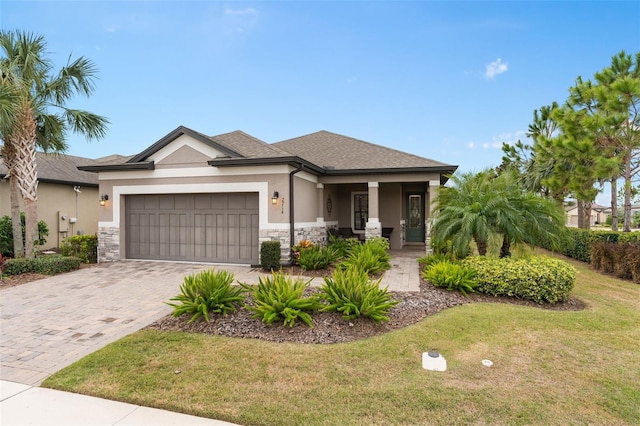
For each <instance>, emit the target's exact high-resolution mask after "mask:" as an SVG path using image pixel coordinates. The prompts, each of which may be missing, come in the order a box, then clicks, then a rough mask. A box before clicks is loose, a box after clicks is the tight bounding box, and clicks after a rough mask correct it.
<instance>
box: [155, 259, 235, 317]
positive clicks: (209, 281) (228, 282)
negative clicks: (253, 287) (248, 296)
mask: <svg viewBox="0 0 640 426" xmlns="http://www.w3.org/2000/svg"><path fill="white" fill-rule="evenodd" d="M232 284H233V274H232V273H230V272H227V271H222V270H220V271H216V270H215V269H209V270H206V271H201V272H198V273H197V274H195V275H193V274H192V275H188V276H186V277H185V278H184V281H183V283H182V284H181V285H180V294H178V295H177V296H174V297H172V298H171V299H170V300H171V301H173V302H167V305H169V306H171V307H172V308H173V316H174V317H179V316H181V315H184V314H192V317H191V319H190V320H189V322H193V321H195V320H196V319H197V318H199V317H201V316H202V317H204V319H205V320H206V321H207V322H209V313H210V312H211V313H214V314H221V315H226V314H227V313H229V312H233V311H235V310H236V304H237V303H241V302H242V301H243V300H244V295H243V294H244V289H243V288H242V287H240V286H234V285H232Z"/></svg>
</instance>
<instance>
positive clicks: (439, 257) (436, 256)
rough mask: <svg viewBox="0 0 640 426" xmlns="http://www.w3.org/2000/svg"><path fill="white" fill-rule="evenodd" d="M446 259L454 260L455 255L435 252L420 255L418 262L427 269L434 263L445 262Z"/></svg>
mask: <svg viewBox="0 0 640 426" xmlns="http://www.w3.org/2000/svg"><path fill="white" fill-rule="evenodd" d="M445 260H449V261H454V260H455V257H454V256H453V254H451V253H433V254H427V255H426V256H422V257H419V258H418V263H419V264H420V265H422V267H423V269H427V268H428V267H430V266H431V265H433V264H434V263H439V262H443V261H445Z"/></svg>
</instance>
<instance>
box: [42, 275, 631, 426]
mask: <svg viewBox="0 0 640 426" xmlns="http://www.w3.org/2000/svg"><path fill="white" fill-rule="evenodd" d="M571 263H572V264H574V265H575V266H576V267H577V269H578V282H577V285H576V288H575V290H574V292H573V294H574V295H575V296H577V297H579V298H581V299H582V300H583V301H585V302H586V303H587V304H588V305H589V307H588V308H587V309H586V310H584V311H579V312H565V311H548V310H543V309H538V308H530V307H523V306H515V305H504V304H484V303H475V304H469V305H464V306H459V307H456V308H453V309H449V310H446V311H444V312H441V313H439V314H437V315H433V316H431V317H429V318H426V319H425V320H423V321H421V322H420V323H418V324H416V325H413V326H411V327H407V328H405V329H402V330H398V331H395V332H391V333H387V334H385V335H380V336H376V337H374V338H370V339H366V340H361V341H357V342H351V343H346V344H335V345H300V344H277V343H271V342H263V341H258V340H243V339H232V338H225V337H219V336H207V335H197V334H186V333H175V332H173V333H168V332H158V331H141V332H138V333H135V334H133V335H130V336H128V337H125V338H124V339H121V340H120V341H118V342H115V343H113V344H111V345H108V346H107V347H105V348H104V349H102V350H100V351H98V352H95V353H93V354H91V355H89V356H87V357H85V358H83V359H82V360H80V361H78V362H76V363H75V364H73V365H71V366H69V367H67V368H65V369H63V370H61V371H60V372H58V373H56V374H55V375H53V376H51V377H50V378H49V379H47V380H46V381H45V383H44V386H46V387H51V388H56V389H63V390H68V391H72V392H79V393H84V394H89V395H95V396H99V397H104V398H109V399H115V400H121V401H127V402H131V403H134V404H141V405H145V406H150V407H157V408H164V409H169V410H173V411H178V412H184V413H189V414H194V415H198V416H203V417H211V418H216V419H220V420H226V421H230V422H234V423H238V424H243V425H266V424H269V425H271V424H279V425H302V424H305V425H307V424H331V425H333V424H341V425H362V424H367V425H369V424H373V425H383V424H384V425H388V424H460V423H464V424H466V423H474V424H484V423H487V424H515V425H517V424H563V425H564V424H638V423H640V386H638V383H640V368H639V366H640V350H639V342H640V326H639V325H640V286H638V285H637V284H632V283H629V282H624V281H620V280H617V279H615V278H612V277H607V276H602V275H599V274H597V273H595V272H593V271H591V270H589V269H588V266H586V265H584V264H580V263H578V262H571ZM430 349H437V350H438V351H439V352H440V353H442V354H443V355H444V356H445V357H446V359H447V364H448V370H447V371H446V372H444V373H440V372H432V371H427V370H423V369H422V367H421V354H422V352H425V351H428V350H430ZM483 359H490V360H492V361H493V363H494V366H493V367H491V368H487V367H484V366H482V364H481V361H482V360H483Z"/></svg>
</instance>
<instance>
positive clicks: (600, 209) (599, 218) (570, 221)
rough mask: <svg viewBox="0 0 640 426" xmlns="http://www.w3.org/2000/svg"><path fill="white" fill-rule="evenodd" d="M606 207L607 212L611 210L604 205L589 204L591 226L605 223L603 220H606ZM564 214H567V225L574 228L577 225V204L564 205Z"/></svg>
mask: <svg viewBox="0 0 640 426" xmlns="http://www.w3.org/2000/svg"><path fill="white" fill-rule="evenodd" d="M607 209H608V211H609V212H611V208H608V207H606V206H602V205H600V204H596V203H593V204H592V205H591V220H590V224H591V226H593V225H604V224H605V222H606V221H607ZM565 214H566V215H567V226H571V227H573V228H576V227H577V226H578V206H577V205H573V206H566V207H565Z"/></svg>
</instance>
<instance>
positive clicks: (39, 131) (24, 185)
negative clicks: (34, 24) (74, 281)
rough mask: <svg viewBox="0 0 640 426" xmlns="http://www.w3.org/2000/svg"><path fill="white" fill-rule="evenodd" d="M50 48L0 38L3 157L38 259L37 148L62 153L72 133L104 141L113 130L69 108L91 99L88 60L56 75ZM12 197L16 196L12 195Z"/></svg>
mask: <svg viewBox="0 0 640 426" xmlns="http://www.w3.org/2000/svg"><path fill="white" fill-rule="evenodd" d="M45 48H46V42H45V40H44V38H43V37H42V36H35V35H32V34H27V33H23V32H21V31H15V32H12V31H1V32H0V49H1V51H2V54H3V56H2V57H0V74H1V75H2V85H3V91H2V92H0V114H1V116H0V118H1V121H0V123H1V124H0V136H1V137H2V140H3V143H4V144H3V147H2V155H3V157H4V160H5V164H7V167H8V168H9V173H8V174H9V178H10V181H11V185H15V187H17V189H18V190H17V191H15V192H19V193H20V195H21V196H22V199H23V201H24V207H25V216H26V226H25V250H24V252H25V255H26V256H27V257H32V256H33V255H34V250H33V249H34V247H33V242H34V241H35V239H36V236H37V222H38V213H37V186H38V176H37V172H36V146H39V147H40V148H42V149H43V150H44V151H56V152H63V151H64V150H65V149H66V148H67V145H66V142H65V137H66V135H67V133H68V132H69V130H70V131H72V132H74V133H80V134H83V135H85V136H86V137H87V138H88V139H99V138H102V137H103V136H104V135H105V133H106V127H107V124H108V120H107V119H106V118H104V117H101V116H98V115H95V114H92V113H90V112H87V111H83V110H77V109H72V108H68V107H67V106H66V104H67V102H68V101H69V99H71V97H72V96H73V95H75V94H76V93H79V94H81V95H85V96H90V95H91V93H92V92H93V88H94V86H93V79H94V77H95V75H96V71H97V70H96V68H95V66H94V65H93V63H92V62H91V61H89V60H87V59H85V58H83V57H80V58H78V59H75V60H73V61H72V60H71V57H70V58H69V62H68V63H67V65H66V66H65V67H63V68H61V69H60V70H59V71H58V72H57V73H56V74H54V73H53V66H52V64H51V63H50V62H49V60H48V59H47V58H46V57H45V54H46V52H45ZM2 105H4V107H2ZM11 194H12V196H13V195H14V191H13V190H12V192H11ZM15 205H16V206H17V205H18V203H17V202H16V203H15ZM13 206H14V200H13V199H12V220H13V223H14V243H15V242H16V241H20V240H21V239H22V238H21V237H20V238H15V233H16V232H15V227H16V224H17V225H18V226H19V224H20V221H19V220H17V221H16V220H15V219H14V217H13V216H14V212H13ZM18 217H19V212H18ZM14 252H15V253H20V251H18V250H15V251H14Z"/></svg>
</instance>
